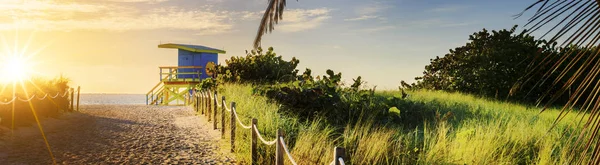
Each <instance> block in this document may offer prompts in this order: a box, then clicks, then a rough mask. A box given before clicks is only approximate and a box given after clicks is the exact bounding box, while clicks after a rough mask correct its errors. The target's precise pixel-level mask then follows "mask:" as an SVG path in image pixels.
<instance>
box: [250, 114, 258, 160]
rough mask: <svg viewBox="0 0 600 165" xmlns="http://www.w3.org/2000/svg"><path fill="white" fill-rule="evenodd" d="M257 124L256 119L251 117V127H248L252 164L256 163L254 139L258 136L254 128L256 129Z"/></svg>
mask: <svg viewBox="0 0 600 165" xmlns="http://www.w3.org/2000/svg"><path fill="white" fill-rule="evenodd" d="M257 125H258V119H256V118H253V119H252V127H251V128H250V129H252V130H251V132H252V145H251V147H252V164H258V150H256V147H257V146H256V140H257V138H258V135H257V134H256V131H255V130H258V129H257V128H256V126H257Z"/></svg>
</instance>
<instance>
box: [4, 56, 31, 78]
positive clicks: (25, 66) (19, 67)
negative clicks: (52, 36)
mask: <svg viewBox="0 0 600 165" xmlns="http://www.w3.org/2000/svg"><path fill="white" fill-rule="evenodd" d="M31 67H32V66H31V62H30V61H28V60H27V58H25V57H23V56H19V55H9V56H7V57H3V58H1V59H0V82H16V81H22V80H24V79H27V78H29V76H31V75H30V74H31V71H32V70H31Z"/></svg>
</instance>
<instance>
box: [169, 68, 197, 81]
mask: <svg viewBox="0 0 600 165" xmlns="http://www.w3.org/2000/svg"><path fill="white" fill-rule="evenodd" d="M158 68H159V69H160V80H161V81H162V82H189V81H200V74H201V72H200V69H202V67H201V66H161V67H158Z"/></svg>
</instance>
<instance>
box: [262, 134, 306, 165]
mask: <svg viewBox="0 0 600 165" xmlns="http://www.w3.org/2000/svg"><path fill="white" fill-rule="evenodd" d="M259 137H260V136H259ZM279 140H280V141H281V148H283V150H284V151H285V154H286V155H287V156H288V158H289V159H290V162H292V164H293V165H297V164H298V163H296V160H294V158H293V157H292V154H291V153H290V150H288V147H287V146H286V145H285V141H283V137H281V136H280V137H279Z"/></svg>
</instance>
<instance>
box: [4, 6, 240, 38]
mask: <svg viewBox="0 0 600 165" xmlns="http://www.w3.org/2000/svg"><path fill="white" fill-rule="evenodd" d="M120 1H139V2H141V1H143V0H120ZM146 1H147V2H149V1H148V0H146ZM158 1H161V0H156V1H155V2H158ZM202 9H203V10H198V11H195V10H186V9H183V8H178V7H160V8H154V9H147V10H140V9H137V8H133V7H125V6H122V5H110V4H102V5H99V4H83V3H58V2H55V1H54V2H53V1H31V2H21V1H9V3H3V4H0V11H1V13H4V14H0V30H10V29H15V28H20V29H35V30H42V31H75V30H105V31H129V30H154V29H176V30H192V31H195V33H197V34H202V35H208V34H219V33H225V32H228V31H229V30H231V28H232V24H233V21H234V20H233V19H232V18H234V15H236V14H237V13H233V12H228V11H217V10H211V7H210V6H204V7H203V8H202Z"/></svg>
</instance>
